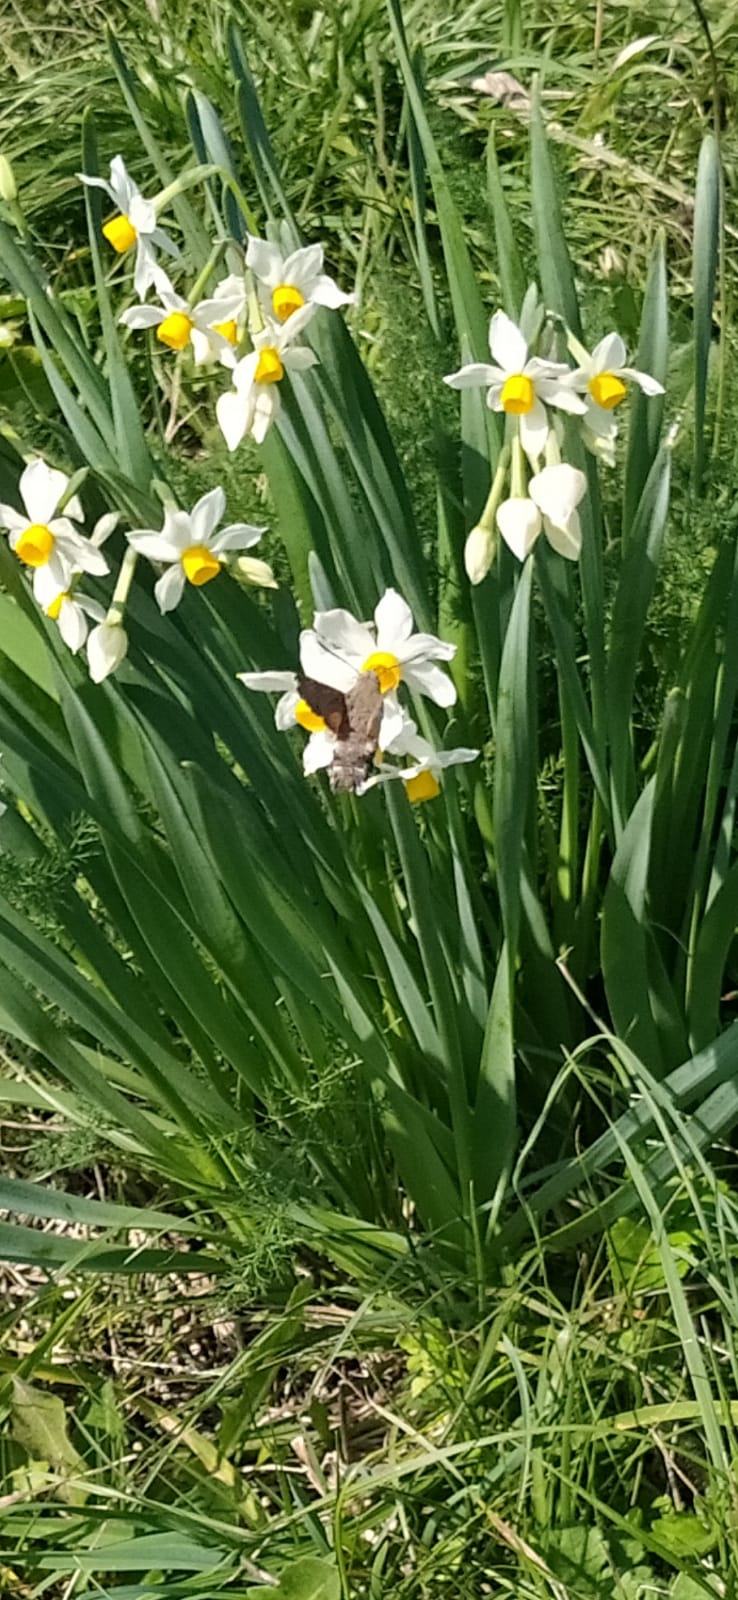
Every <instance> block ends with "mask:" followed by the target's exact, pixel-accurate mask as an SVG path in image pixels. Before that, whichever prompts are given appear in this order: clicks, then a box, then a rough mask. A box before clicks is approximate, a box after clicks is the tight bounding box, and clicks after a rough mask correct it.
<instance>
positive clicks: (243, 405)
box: [215, 389, 252, 451]
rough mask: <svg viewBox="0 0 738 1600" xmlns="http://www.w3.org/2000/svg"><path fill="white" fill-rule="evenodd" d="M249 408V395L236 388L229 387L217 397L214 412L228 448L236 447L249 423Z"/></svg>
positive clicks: (235, 448) (234, 448)
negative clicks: (240, 392)
mask: <svg viewBox="0 0 738 1600" xmlns="http://www.w3.org/2000/svg"><path fill="white" fill-rule="evenodd" d="M251 409H252V408H251V401H250V396H245V395H242V394H239V393H238V392H237V390H236V389H229V390H227V392H226V393H225V394H222V395H220V396H219V397H218V401H217V404H216V407H215V414H216V416H217V418H218V427H219V428H220V431H221V433H222V435H223V438H224V439H225V442H226V444H227V446H228V449H229V450H231V451H233V450H237V449H238V446H239V445H240V443H241V440H242V438H243V436H244V434H245V432H246V428H247V426H248V423H249V418H250V415H251Z"/></svg>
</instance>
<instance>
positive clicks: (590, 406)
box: [569, 333, 664, 438]
mask: <svg viewBox="0 0 738 1600" xmlns="http://www.w3.org/2000/svg"><path fill="white" fill-rule="evenodd" d="M569 349H570V350H571V353H572V355H573V357H574V360H575V361H577V362H578V363H579V364H578V366H577V368H576V371H575V372H573V373H572V374H571V383H572V386H573V387H574V388H575V389H577V390H579V391H580V393H581V394H583V396H584V400H585V405H586V414H585V419H584V425H585V427H587V428H588V429H589V430H590V431H591V432H592V433H593V434H594V435H595V437H605V438H608V437H609V436H610V435H611V434H612V431H613V424H614V418H613V417H612V412H613V411H614V410H615V407H616V406H619V405H620V403H621V401H622V400H624V399H625V396H626V394H627V392H628V391H627V386H626V385H627V383H636V384H637V385H638V387H639V389H642V390H643V393H644V394H647V395H649V396H654V395H658V394H663V393H664V387H663V384H661V383H658V382H657V380H656V378H652V377H650V375H649V373H647V372H639V371H638V370H637V368H636V367H628V366H626V359H627V353H626V349H625V345H624V344H623V341H622V339H621V337H620V334H619V333H608V334H606V335H605V338H604V339H600V342H599V344H596V345H595V347H594V350H593V351H592V353H591V355H590V354H589V352H588V351H587V350H585V348H584V346H583V345H581V344H580V343H579V340H578V339H575V338H574V336H573V335H572V334H570V335H569Z"/></svg>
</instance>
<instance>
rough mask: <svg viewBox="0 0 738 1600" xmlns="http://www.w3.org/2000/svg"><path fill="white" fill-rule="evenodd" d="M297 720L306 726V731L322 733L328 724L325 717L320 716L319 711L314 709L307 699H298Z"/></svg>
mask: <svg viewBox="0 0 738 1600" xmlns="http://www.w3.org/2000/svg"><path fill="white" fill-rule="evenodd" d="M295 722H297V723H298V724H299V726H300V727H301V728H304V729H305V732H306V733H322V732H323V730H324V728H325V726H326V723H325V718H324V717H319V716H318V713H317V711H313V709H312V706H309V705H308V703H307V700H298V702H297V705H296V706H295Z"/></svg>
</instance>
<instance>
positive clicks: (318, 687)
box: [297, 672, 382, 793]
mask: <svg viewBox="0 0 738 1600" xmlns="http://www.w3.org/2000/svg"><path fill="white" fill-rule="evenodd" d="M297 687H298V692H299V693H300V694H301V695H302V698H303V700H307V703H308V705H309V707H310V710H311V711H314V712H315V714H316V716H318V717H322V718H323V721H324V722H325V725H326V727H327V728H329V729H330V732H331V733H334V734H335V736H336V747H335V750H334V752H333V760H332V762H331V766H330V771H329V778H330V785H331V788H332V789H333V791H334V793H335V792H339V793H347V792H351V791H353V790H354V789H358V788H360V786H361V784H362V783H365V782H366V779H367V778H368V777H369V774H370V772H371V769H372V764H373V762H374V757H375V755H376V752H377V742H378V740H379V728H380V723H381V721H382V694H381V690H380V688H379V679H378V677H377V674H376V672H362V674H361V676H360V677H359V678H358V679H357V682H356V683H355V684H354V687H353V689H349V692H348V694H341V692H340V690H338V689H329V688H328V685H327V684H325V683H317V682H316V680H315V679H314V678H300V679H299V680H298V685H297Z"/></svg>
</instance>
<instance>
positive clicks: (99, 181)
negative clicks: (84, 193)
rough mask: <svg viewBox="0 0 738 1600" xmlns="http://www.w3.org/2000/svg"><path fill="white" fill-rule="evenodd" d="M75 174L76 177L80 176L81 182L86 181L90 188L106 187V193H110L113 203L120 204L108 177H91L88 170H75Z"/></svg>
mask: <svg viewBox="0 0 738 1600" xmlns="http://www.w3.org/2000/svg"><path fill="white" fill-rule="evenodd" d="M74 176H75V178H79V181H80V183H86V184H87V186H88V188H89V189H104V190H105V193H106V195H108V196H109V198H110V199H111V200H112V201H113V204H114V205H117V204H118V202H117V200H116V198H115V195H114V194H113V191H112V189H111V187H110V184H109V183H108V181H107V178H90V177H88V175H87V173H86V172H75V174H74Z"/></svg>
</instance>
